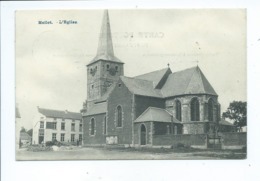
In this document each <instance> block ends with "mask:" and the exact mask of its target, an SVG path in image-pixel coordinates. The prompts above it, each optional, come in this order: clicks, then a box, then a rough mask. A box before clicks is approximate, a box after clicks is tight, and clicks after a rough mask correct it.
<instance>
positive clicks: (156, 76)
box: [135, 68, 172, 88]
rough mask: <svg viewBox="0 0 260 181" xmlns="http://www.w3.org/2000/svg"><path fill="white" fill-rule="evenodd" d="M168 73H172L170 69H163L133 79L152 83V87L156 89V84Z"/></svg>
mask: <svg viewBox="0 0 260 181" xmlns="http://www.w3.org/2000/svg"><path fill="white" fill-rule="evenodd" d="M170 73H172V71H171V69H170V68H164V69H161V70H156V71H153V72H149V73H146V74H142V75H138V76H136V77H135V78H137V79H143V80H149V81H152V82H153V83H154V87H155V88H156V87H157V86H158V84H159V83H160V82H161V81H162V79H163V78H164V76H167V75H169V74H170Z"/></svg>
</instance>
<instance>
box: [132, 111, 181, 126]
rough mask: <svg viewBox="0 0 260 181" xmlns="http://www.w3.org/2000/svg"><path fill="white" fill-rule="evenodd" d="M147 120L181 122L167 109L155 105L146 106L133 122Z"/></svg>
mask: <svg viewBox="0 0 260 181" xmlns="http://www.w3.org/2000/svg"><path fill="white" fill-rule="evenodd" d="M149 121H153V122H165V123H172V122H173V123H178V124H181V122H180V121H178V120H177V119H176V118H174V117H173V116H172V114H170V113H169V112H168V111H167V110H165V109H161V108H156V107H148V108H147V109H146V110H145V111H144V112H143V113H142V114H141V115H140V116H139V117H138V118H137V119H136V120H135V121H134V122H135V123H140V122H149Z"/></svg>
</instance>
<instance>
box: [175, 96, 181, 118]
mask: <svg viewBox="0 0 260 181" xmlns="http://www.w3.org/2000/svg"><path fill="white" fill-rule="evenodd" d="M176 119H178V120H179V121H181V102H180V101H179V100H177V101H176Z"/></svg>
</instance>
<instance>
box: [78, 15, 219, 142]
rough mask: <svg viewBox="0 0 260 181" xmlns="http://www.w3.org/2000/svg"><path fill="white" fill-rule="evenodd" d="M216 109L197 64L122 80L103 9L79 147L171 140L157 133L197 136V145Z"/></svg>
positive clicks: (211, 128) (210, 129)
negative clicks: (82, 136) (82, 135)
mask: <svg viewBox="0 0 260 181" xmlns="http://www.w3.org/2000/svg"><path fill="white" fill-rule="evenodd" d="M220 109H221V108H220V104H219V102H218V94H217V93H216V92H215V90H214V88H213V87H212V86H211V84H210V82H209V81H208V80H207V78H206V76H205V75H204V74H203V72H202V71H201V69H200V68H199V67H198V66H195V67H191V68H187V69H185V70H182V71H178V72H172V71H171V69H170V68H169V67H166V68H164V69H161V70H155V71H153V72H150V73H147V74H143V75H139V76H136V77H126V76H124V62H123V61H121V60H120V59H119V58H117V57H116V56H115V55H114V51H113V43H112V36H111V29H110V20H109V15H108V11H105V13H104V17H103V22H102V27H101V32H100V37H99V44H98V49H97V54H96V56H95V57H94V58H93V59H92V60H91V61H90V62H89V63H88V64H87V101H86V104H85V106H84V107H83V109H82V113H83V130H84V139H83V140H84V142H83V144H84V145H105V144H120V145H132V146H136V145H137V146H140V145H148V146H149V145H154V144H155V143H160V142H162V141H165V140H167V139H170V141H171V140H172V139H173V138H172V137H167V139H166V138H162V137H160V139H159V138H158V137H157V135H171V136H172V135H176V136H178V135H180V136H179V138H180V140H186V141H190V140H192V139H193V138H191V137H190V135H200V136H199V137H196V139H197V140H198V141H197V142H199V143H201V144H202V142H203V141H204V140H205V136H204V135H205V134H208V133H214V132H216V129H217V127H218V123H219V121H220ZM185 135H186V136H185ZM201 135H202V136H201ZM179 138H178V139H179ZM194 139H195V138H194ZM201 140H203V141H201ZM203 144H204V142H203Z"/></svg>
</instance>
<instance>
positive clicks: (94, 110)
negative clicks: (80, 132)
mask: <svg viewBox="0 0 260 181" xmlns="http://www.w3.org/2000/svg"><path fill="white" fill-rule="evenodd" d="M106 112H107V103H106V102H102V103H97V104H94V105H93V106H92V107H91V108H90V109H89V110H87V112H86V113H85V114H84V115H83V116H91V115H96V114H102V113H106Z"/></svg>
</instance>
